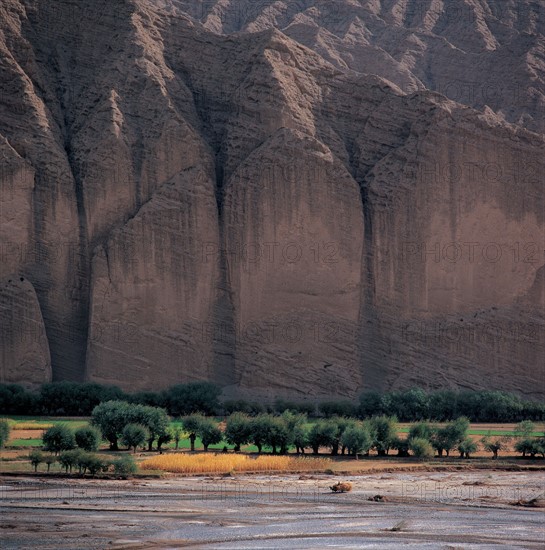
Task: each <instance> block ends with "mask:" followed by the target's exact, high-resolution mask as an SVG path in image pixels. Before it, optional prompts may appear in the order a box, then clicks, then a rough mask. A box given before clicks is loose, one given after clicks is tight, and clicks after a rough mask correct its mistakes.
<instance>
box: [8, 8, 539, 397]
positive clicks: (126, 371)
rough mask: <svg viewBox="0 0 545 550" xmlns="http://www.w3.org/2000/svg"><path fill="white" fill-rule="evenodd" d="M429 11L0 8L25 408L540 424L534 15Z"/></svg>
mask: <svg viewBox="0 0 545 550" xmlns="http://www.w3.org/2000/svg"><path fill="white" fill-rule="evenodd" d="M416 4H417V3H414V2H402V1H389V2H387V1H377V2H348V1H347V2H342V1H341V2H336V3H334V5H333V3H325V2H319V1H316V2H313V1H310V2H303V3H301V2H296V3H282V2H274V3H273V2H272V1H271V2H269V1H268V0H267V1H266V2H260V3H251V4H250V3H249V2H246V1H245V0H241V1H240V2H230V1H225V2H224V1H222V2H215V1H213V2H192V3H187V2H183V1H176V2H172V1H167V0H164V1H160V2H159V1H157V2H152V3H150V2H144V1H141V0H122V1H120V2H115V3H112V2H106V1H104V2H102V1H99V2H95V3H91V4H87V3H85V4H84V3H75V2H71V1H69V0H60V1H58V2H55V3H43V2H37V1H36V0H8V1H7V2H4V3H3V4H2V6H0V16H1V19H0V20H1V24H0V73H1V74H0V76H1V78H2V79H1V85H0V91H1V94H0V159H1V172H0V180H1V181H0V184H1V191H2V196H1V197H0V237H1V239H2V249H1V252H2V262H1V264H0V277H1V278H2V280H9V279H10V278H11V280H12V281H18V280H20V278H23V279H24V281H25V283H23V282H21V285H22V286H21V285H19V286H17V289H15V288H12V287H11V286H10V285H12V284H14V283H9V284H8V286H7V287H6V288H5V290H3V291H2V302H1V303H2V310H1V311H2V312H3V313H2V320H3V323H2V326H1V327H0V334H1V335H2V336H1V338H2V340H1V341H2V343H3V348H2V354H1V355H0V356H1V357H2V364H1V365H0V367H1V368H0V372H1V373H2V376H4V378H5V380H14V381H21V382H25V383H38V382H39V381H41V380H47V379H49V378H50V377H51V376H52V378H53V379H56V380H60V379H76V380H84V379H87V380H96V381H100V382H105V383H114V384H118V385H120V386H122V387H124V388H125V389H127V390H136V389H158V388H163V387H165V386H168V385H171V384H175V383H179V382H187V381H193V380H203V379H206V380H212V381H214V382H217V383H218V384H220V385H221V386H222V387H224V389H225V393H226V394H227V395H230V396H240V395H246V396H252V397H254V398H255V397H263V398H265V399H272V398H274V397H276V396H286V397H292V398H301V399H303V398H307V397H308V398H314V397H316V396H318V397H324V398H325V397H335V396H345V397H353V396H354V395H356V394H357V392H358V391H360V390H361V389H363V388H378V389H390V388H396V387H407V386H410V385H413V384H417V385H422V386H427V387H429V388H438V387H445V386H446V387H470V388H482V387H489V388H497V389H506V390H515V391H518V392H521V393H524V394H527V395H531V396H536V397H539V396H543V394H545V387H544V380H545V378H544V376H543V375H544V373H543V368H544V365H545V342H544V339H545V337H544V334H545V327H544V315H543V313H544V309H545V302H544V296H545V288H544V285H545V277H544V275H543V273H544V270H545V267H544V263H545V260H544V257H543V250H544V249H545V224H544V217H545V204H544V180H543V173H544V168H545V166H544V161H543V158H544V157H543V152H544V151H545V141H544V136H543V135H542V134H540V133H533V132H532V131H530V130H542V129H543V127H542V124H543V112H544V111H543V109H542V105H543V97H544V96H543V92H544V79H543V71H542V67H541V64H540V61H539V59H540V55H541V53H540V52H542V51H543V18H542V13H541V11H540V9H539V6H538V7H537V8H536V5H535V3H532V2H530V1H528V2H523V3H521V4H522V6H523V7H522V8H519V9H518V10H517V9H515V8H514V6H513V5H512V3H507V4H505V3H504V4H502V5H501V6H500V4H499V3H498V2H496V1H494V0H488V1H487V2H480V3H475V2H471V3H470V2H462V1H461V0H460V2H458V1H456V2H453V3H450V4H447V3H444V2H429V3H423V4H426V9H424V10H423V11H422V13H420V12H418V13H416V12H415V9H416ZM454 4H456V5H459V6H462V7H464V9H465V8H467V9H469V11H470V12H471V14H472V18H473V19H471V20H470V21H469V22H468V21H466V22H465V24H464V21H463V19H460V17H458V19H456V18H455V16H454V14H455V12H453V11H452V6H453V5H454ZM237 10H238V11H237ZM252 10H253V11H252ZM501 10H504V12H505V13H504V15H505V17H503V16H502V17H500V15H501V14H500V11H501ZM279 29H280V30H279ZM239 30H245V31H252V32H251V33H236V34H232V33H233V32H234V31H239ZM446 70H448V71H449V72H448V73H445V72H444V71H446ZM368 73H373V74H368ZM502 75H508V76H506V77H505V78H506V82H505V83H504V84H505V85H506V86H508V85H512V84H521V85H522V86H525V88H524V91H523V92H522V93H521V94H520V95H519V97H518V99H517V101H511V98H509V97H506V96H505V94H504V95H503V96H499V97H498V96H495V97H494V98H493V100H490V101H485V102H483V101H481V99H478V98H475V97H474V98H471V99H467V100H466V99H464V98H456V99H458V100H459V102H458V103H456V102H454V101H451V100H449V99H447V98H445V97H444V95H442V94H440V93H436V92H433V91H427V90H426V89H427V88H428V89H430V90H438V91H440V92H441V91H442V92H445V89H444V87H443V88H442V87H441V86H442V85H441V82H442V80H443V79H444V78H446V77H447V76H448V77H451V78H453V79H454V81H455V82H458V81H462V80H463V79H464V78H466V79H468V78H469V79H476V80H475V83H476V84H475V85H476V86H478V87H479V86H480V87H481V88H482V87H483V86H485V85H486V84H487V83H492V84H494V83H495V82H496V80H499V78H500V76H502ZM415 90H417V91H415ZM407 92H410V93H407ZM446 95H449V94H446ZM451 95H452V94H451ZM461 103H465V104H466V105H470V106H471V107H476V108H477V109H479V110H473V109H471V108H469V107H467V106H463V105H461ZM485 104H486V105H485ZM506 120H507V121H511V122H515V123H517V125H514V124H510V123H508V122H506ZM27 281H28V282H27ZM19 287H20V288H19ZM34 289H35V294H34ZM42 319H43V321H42ZM25 323H27V324H28V323H30V324H31V326H32V327H34V328H33V330H34V329H35V331H34V332H36V333H37V334H39V338H38V340H37V341H39V342H38V343H36V342H33V343H32V345H30V346H25V345H21V339H20V338H19V339H15V340H14V336H13V335H14V334H15V333H17V331H19V330H20V328H21V327H23V329H24V330H23V332H24V331H26V330H27V329H26V328H25V326H26V324H25ZM29 330H30V329H29ZM43 335H45V336H44V337H46V341H45V343H44V341H43V338H42V336H43ZM49 350H50V351H49ZM49 353H50V357H51V358H50V359H49ZM21 365H23V366H21ZM17 372H19V373H20V377H18V376H17V375H16V373H17Z"/></svg>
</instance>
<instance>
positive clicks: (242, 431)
mask: <svg viewBox="0 0 545 550" xmlns="http://www.w3.org/2000/svg"><path fill="white" fill-rule="evenodd" d="M251 437H252V419H251V418H250V417H249V416H247V415H246V414H244V413H240V412H235V413H233V414H231V415H230V416H229V418H228V419H227V422H226V425H225V441H227V443H229V445H234V447H235V452H237V453H238V452H240V447H241V446H242V445H247V444H248V443H249V442H250V439H251Z"/></svg>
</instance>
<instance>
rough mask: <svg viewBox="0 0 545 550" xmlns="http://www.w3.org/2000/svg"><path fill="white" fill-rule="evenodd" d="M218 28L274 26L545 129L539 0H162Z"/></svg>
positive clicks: (322, 50) (356, 61) (543, 10)
mask: <svg viewBox="0 0 545 550" xmlns="http://www.w3.org/2000/svg"><path fill="white" fill-rule="evenodd" d="M154 1H155V2H156V4H158V5H162V6H163V7H165V9H168V10H170V11H174V12H178V13H185V14H187V15H189V16H190V17H192V18H194V19H195V20H198V21H201V22H202V23H203V25H204V26H205V27H206V28H207V29H209V30H211V31H212V32H216V33H219V34H230V33H234V32H238V31H251V32H255V31H257V30H263V29H266V28H270V27H275V28H277V29H279V30H281V31H282V32H283V33H285V34H286V35H287V36H290V37H291V38H293V39H294V40H297V41H298V42H300V43H301V44H304V45H305V46H308V47H309V48H312V49H313V50H314V51H316V52H318V53H319V54H320V55H322V56H323V57H324V59H326V60H328V61H330V62H331V63H333V64H334V65H336V66H338V67H340V68H343V69H351V70H354V71H358V72H362V73H368V74H377V75H379V76H382V77H384V78H387V79H388V80H390V81H392V82H394V83H395V84H397V85H398V86H399V87H400V88H401V89H402V90H404V91H405V92H412V91H415V90H418V89H430V90H435V91H438V92H440V93H442V94H444V95H446V96H447V97H449V98H450V99H453V100H455V101H457V102H459V103H464V104H466V105H470V106H472V107H475V108H477V109H480V110H482V109H483V108H484V107H485V106H486V105H488V106H489V107H490V108H492V109H493V110H494V111H496V112H497V113H498V114H500V115H501V116H502V117H503V118H504V119H505V120H508V121H509V122H515V123H517V124H520V125H522V126H524V127H526V128H529V129H532V130H534V131H540V132H542V133H545V3H543V2H541V1H540V0H295V1H279V0H154Z"/></svg>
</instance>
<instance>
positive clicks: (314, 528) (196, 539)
mask: <svg viewBox="0 0 545 550" xmlns="http://www.w3.org/2000/svg"><path fill="white" fill-rule="evenodd" d="M339 480H343V481H351V482H352V483H353V487H354V488H353V491H352V492H351V493H346V494H333V493H331V492H330V491H329V489H328V487H329V485H332V484H333V483H334V482H336V481H339ZM544 492H545V474H544V473H543V472H539V471H538V472H502V471H490V470H488V471H456V472H410V473H407V472H406V473H388V474H384V473H383V474H369V475H360V476H352V477H350V476H349V477H344V478H341V477H339V476H325V475H324V476H321V475H319V476H313V477H311V478H310V479H309V478H308V477H307V478H306V479H299V476H297V475H294V476H237V477H234V478H225V477H208V478H179V477H171V478H168V479H159V480H137V481H136V480H135V481H130V480H128V481H121V480H120V481H101V480H77V479H70V480H64V479H47V480H45V479H36V478H8V477H5V478H0V516H1V518H2V521H1V523H0V541H1V544H0V546H1V547H2V548H6V549H8V548H9V549H12V548H33V549H35V548H41V549H64V548H66V549H71V550H76V549H80V548H81V549H88V548H180V547H195V548H232V549H235V548H237V549H238V548H271V549H272V548H327V547H337V548H339V547H340V548H381V549H384V548H392V549H394V548H395V549H398V548H400V547H411V548H418V549H420V548H443V549H473V548H478V549H493V548H540V549H541V548H543V543H544V541H545V527H544V526H545V521H544V520H545V514H544V510H543V509H542V508H527V507H522V506H514V505H513V503H514V502H516V501H519V500H522V501H529V500H531V499H534V498H539V497H541V498H543V494H544ZM375 495H381V496H382V497H383V498H382V501H379V502H375V501H370V500H369V498H370V497H373V496H375ZM392 529H394V530H392Z"/></svg>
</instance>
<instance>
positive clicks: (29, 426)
mask: <svg viewBox="0 0 545 550" xmlns="http://www.w3.org/2000/svg"><path fill="white" fill-rule="evenodd" d="M53 426H54V424H48V423H44V422H15V423H14V424H13V425H12V428H13V429H14V430H47V429H48V428H52V427H53Z"/></svg>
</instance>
